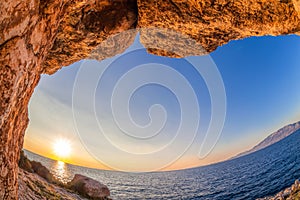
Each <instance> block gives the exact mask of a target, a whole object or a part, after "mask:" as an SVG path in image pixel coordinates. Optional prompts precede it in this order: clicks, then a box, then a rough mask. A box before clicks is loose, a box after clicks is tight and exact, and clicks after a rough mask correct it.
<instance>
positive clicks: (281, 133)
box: [231, 121, 300, 159]
mask: <svg viewBox="0 0 300 200" xmlns="http://www.w3.org/2000/svg"><path fill="white" fill-rule="evenodd" d="M299 129H300V121H299V122H296V123H294V124H289V125H287V126H285V127H283V128H281V129H279V130H278V131H276V132H274V133H272V134H271V135H269V136H268V137H267V138H265V139H264V140H263V141H261V142H260V143H259V144H257V145H256V146H254V147H253V148H252V149H250V150H248V151H245V152H242V153H239V154H238V155H236V156H234V157H232V158H231V159H234V158H239V157H242V156H245V155H248V154H250V153H253V152H256V151H259V150H261V149H264V148H266V147H268V146H270V145H272V144H275V143H276V142H279V141H280V140H282V139H284V138H286V137H287V136H289V135H291V134H292V133H294V132H296V131H297V130H299Z"/></svg>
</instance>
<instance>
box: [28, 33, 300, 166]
mask: <svg viewBox="0 0 300 200" xmlns="http://www.w3.org/2000/svg"><path fill="white" fill-rule="evenodd" d="M135 45H137V46H138V45H139V43H138V39H137V40H136V42H135V44H133V46H135ZM210 56H211V58H212V59H213V61H214V62H215V64H216V66H217V67H218V69H219V71H220V74H221V76H222V78H223V82H224V86H225V90H226V97H227V115H226V120H225V125H224V129H223V131H222V134H221V137H220V139H219V140H218V143H217V145H216V147H215V148H214V149H213V151H212V152H211V153H210V154H209V155H208V156H207V157H205V158H204V159H199V158H198V157H197V153H198V151H199V146H200V145H201V141H203V137H204V135H203V133H204V131H206V130H207V128H208V123H209V120H210V116H211V108H210V107H211V101H210V96H209V92H208V89H207V87H206V85H205V82H204V81H203V79H202V77H201V76H199V75H198V74H197V73H196V71H195V69H194V68H193V67H191V66H190V64H189V63H187V62H186V60H184V59H172V58H165V57H159V56H154V55H149V54H147V53H146V51H145V50H144V49H141V50H138V51H134V52H131V53H128V54H126V55H124V56H121V57H120V58H119V59H117V61H115V62H114V63H113V64H112V65H111V67H110V68H109V69H108V70H107V71H106V72H105V74H104V75H103V77H102V79H101V81H100V82H99V83H98V84H97V85H96V89H95V91H96V92H95V96H94V97H95V98H94V99H95V102H96V103H95V107H94V108H95V113H96V116H97V117H98V121H100V122H101V121H102V122H103V123H104V131H105V132H109V137H111V139H113V140H114V141H115V142H116V143H118V145H119V146H122V147H123V148H125V149H128V150H130V151H140V152H144V151H145V152H148V151H154V150H155V149H157V148H161V147H163V145H164V144H166V143H167V142H168V141H169V140H170V138H172V137H173V136H172V135H173V134H174V132H175V130H176V128H177V127H178V123H179V122H180V120H181V119H180V115H181V112H180V109H178V107H179V104H180V101H178V100H176V94H174V93H172V91H170V90H168V88H167V87H163V86H161V85H157V84H149V85H146V86H144V87H141V88H139V89H138V90H137V92H135V93H134V94H133V95H132V98H131V100H130V101H129V108H130V112H131V113H130V114H131V117H132V118H133V119H134V121H135V122H136V123H137V124H139V125H141V126H145V125H147V124H148V123H151V122H153V123H154V122H157V123H158V124H159V123H160V122H162V121H164V120H165V126H164V128H163V129H162V133H161V134H160V137H157V138H155V137H153V138H152V139H153V140H152V142H149V143H140V145H134V143H133V141H132V140H129V139H124V138H123V137H119V136H118V134H117V132H118V129H114V128H113V127H112V123H113V122H114V120H113V119H112V118H111V117H110V116H108V115H106V113H109V112H110V111H109V107H110V106H109V103H110V102H109V101H107V100H108V98H109V97H110V96H111V93H112V90H113V86H114V85H115V84H116V82H117V81H118V80H119V79H120V78H121V77H122V74H124V73H125V72H127V71H128V70H130V69H133V67H134V66H138V65H140V64H145V63H159V64H163V65H167V66H171V68H172V69H175V70H176V71H177V72H179V73H180V74H182V75H184V77H185V78H186V80H188V81H189V83H190V85H191V87H192V88H193V90H194V91H195V94H196V96H197V98H198V100H199V102H198V103H199V105H198V106H199V109H200V116H201V118H200V124H199V125H200V129H199V131H198V133H197V136H196V138H195V140H194V141H193V144H192V145H191V146H190V148H189V149H188V151H186V152H185V153H184V155H183V156H182V157H181V158H180V159H179V160H177V161H176V162H175V163H173V164H172V165H170V166H168V168H167V169H178V168H187V167H194V166H199V165H205V164H209V163H212V162H217V161H221V160H224V159H227V158H229V157H231V156H234V155H235V154H237V153H239V152H241V151H244V150H246V149H249V148H250V147H252V146H254V145H255V144H256V143H258V142H259V141H261V140H262V139H263V138H265V137H266V136H267V135H269V134H270V133H271V132H273V131H276V130H277V129H279V128H281V127H282V126H284V125H286V124H288V123H292V122H295V121H297V120H300V90H299V86H300V66H299V63H300V62H299V61H300V60H299V59H300V37H299V36H294V35H290V36H280V37H271V36H266V37H251V38H246V39H244V40H240V41H231V42H230V43H229V44H227V45H224V46H222V47H219V48H218V49H217V50H216V51H215V52H213V53H211V54H210ZM82 65H84V66H83V67H90V69H91V70H90V72H89V73H90V74H87V75H86V77H85V78H86V81H85V79H82V80H81V79H79V80H80V83H82V84H83V85H84V84H88V82H89V81H90V80H91V79H92V78H91V77H93V75H94V76H95V78H96V75H95V74H96V72H95V73H94V72H93V70H92V69H93V67H95V69H96V68H101V67H102V68H103V65H104V62H100V63H99V62H95V61H86V62H83V61H81V62H78V63H74V64H73V65H72V66H70V67H66V68H63V69H62V70H60V71H59V72H57V73H56V74H54V75H52V76H48V75H43V76H42V79H41V81H40V83H39V86H38V87H37V89H36V90H35V92H34V95H33V97H32V99H31V102H30V106H29V112H30V125H29V127H28V129H27V133H26V137H25V148H27V149H29V150H32V151H34V152H36V153H39V154H42V155H45V156H48V157H52V158H53V157H55V156H54V155H53V152H52V150H51V148H52V143H55V140H56V139H57V138H59V137H62V138H68V139H69V140H70V141H71V142H72V144H73V145H72V146H73V150H72V151H73V153H72V155H70V158H69V159H68V160H67V162H72V163H75V164H80V165H87V166H93V167H99V168H105V169H106V168H107V166H106V165H105V163H102V164H99V162H96V161H95V159H94V157H95V155H92V156H91V155H90V154H89V153H88V152H87V150H86V148H85V147H84V145H82V142H81V141H80V139H79V137H78V134H77V133H76V126H75V125H74V120H73V114H72V94H73V93H72V92H73V86H74V81H75V77H76V74H77V72H78V70H79V68H80V66H82ZM148 76H149V77H151V76H152V77H153V76H155V78H156V79H161V80H164V79H166V80H168V81H169V80H170V82H172V83H174V87H177V88H179V90H178V91H180V92H182V93H183V94H185V95H183V96H186V95H187V93H186V92H187V91H186V90H185V89H184V87H183V84H182V83H180V82H179V81H178V78H175V77H176V76H174V77H173V76H169V77H166V76H165V75H164V74H163V73H160V72H157V73H156V72H155V71H152V72H149V73H148ZM164 76H165V77H164ZM135 77H136V76H135ZM141 77H143V76H142V75H141ZM137 78H139V77H137ZM128 85H130V84H128ZM122 87H127V84H123V85H122ZM128 87H129V86H128ZM79 90H80V89H79ZM87 93H88V89H86V88H84V87H82V89H81V90H80V91H79V94H81V95H80V97H78V98H79V99H80V98H83V99H84V98H85V97H86V96H87ZM80 102H81V103H82V105H80V108H82V109H83V110H85V109H84V108H86V107H85V106H86V105H90V103H91V102H87V101H86V100H83V101H80ZM117 103H119V104H120V105H118V106H119V108H120V109H122V108H123V107H122V106H126V104H124V105H123V103H126V102H125V101H124V102H123V101H122V100H120V101H118V102H117ZM155 104H161V105H163V107H164V109H165V110H164V111H165V112H166V113H165V114H166V116H167V118H165V116H164V114H163V113H164V112H162V110H161V108H160V107H157V108H156V109H157V110H154V111H153V113H152V114H153V116H156V117H158V118H157V121H155V119H156V118H153V119H152V120H153V121H151V116H149V115H148V111H149V108H150V107H151V106H152V105H155ZM193 106H194V105H193V104H192V103H191V105H190V108H189V106H187V107H188V108H189V109H190V110H191V116H190V119H191V123H192V119H193V118H194V116H195V115H193V111H194V110H197V109H196V107H193ZM87 107H89V106H87ZM85 111H86V112H85ZM85 111H83V112H82V113H81V114H80V116H82V119H79V120H80V123H81V122H82V123H83V124H84V125H83V126H84V127H85V128H86V130H85V133H84V136H82V137H86V141H88V142H85V143H88V144H85V145H89V143H90V145H91V146H94V148H93V152H94V151H97V154H103V155H106V158H105V159H108V158H109V157H110V158H112V159H113V160H117V161H118V162H123V165H124V169H126V170H130V169H131V168H134V167H133V166H134V165H135V164H134V162H133V161H131V162H128V159H125V158H124V159H123V155H121V154H118V153H112V151H108V147H105V145H107V144H105V143H104V142H103V143H101V141H100V143H99V141H98V140H97V139H95V136H94V135H93V134H95V131H94V130H95V128H92V127H93V125H90V123H91V120H88V119H89V116H91V115H92V114H91V112H89V111H88V108H87V109H86V110H85ZM118 117H119V118H122V119H123V120H122V119H120V123H122V122H124V124H125V126H126V124H129V123H128V121H126V116H121V115H118ZM190 126H192V124H191V125H190ZM126 128H129V129H130V126H127V127H126ZM139 130H142V129H139ZM143 130H145V132H142V131H140V132H139V133H136V134H144V135H145V136H147V135H149V134H150V133H149V130H150V129H147V128H145V129H143ZM147 130H148V132H147ZM151 130H152V129H151ZM150 135H151V134H150ZM179 140H180V141H179V142H178V143H176V145H177V146H175V149H176V151H177V150H178V151H183V150H184V146H186V145H187V144H188V143H189V140H190V136H186V138H185V137H184V135H183V136H181V137H180V139H179ZM185 140H187V141H185ZM41 142H42V143H45V144H46V145H44V146H43V147H41V146H40V144H41ZM99 144H101V145H99ZM99 146H100V147H99ZM98 150H99V151H98ZM171 150H172V149H171ZM174 152H175V151H174V149H173V151H167V152H166V155H165V154H159V155H160V156H156V157H147V156H145V160H144V161H143V163H140V165H141V166H145V169H147V167H146V166H152V165H151V163H160V162H161V163H163V162H164V160H165V159H166V156H167V155H168V154H169V155H170V157H171V155H172V154H174ZM93 156H94V157H93ZM101 156H102V155H101ZM101 156H100V157H101ZM96 157H97V156H96ZM103 164H104V165H103ZM133 170H135V169H133ZM137 170H138V169H137Z"/></svg>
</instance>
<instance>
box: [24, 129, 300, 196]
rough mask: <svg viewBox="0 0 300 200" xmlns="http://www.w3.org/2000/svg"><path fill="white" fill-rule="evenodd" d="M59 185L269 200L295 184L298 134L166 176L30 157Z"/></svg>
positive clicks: (117, 192) (299, 163)
mask: <svg viewBox="0 0 300 200" xmlns="http://www.w3.org/2000/svg"><path fill="white" fill-rule="evenodd" d="M25 153H26V155H27V156H28V158H29V159H31V160H36V161H39V162H41V163H42V164H44V165H45V166H46V167H47V168H48V169H50V171H51V172H52V173H53V174H54V176H56V177H57V178H58V179H60V180H61V181H63V182H68V181H69V180H71V179H72V178H73V176H74V174H82V175H86V176H88V177H91V178H93V179H96V180H98V181H100V182H101V183H103V184H105V185H107V186H108V188H109V189H110V192H111V198H112V199H116V200H119V199H120V200H127V199H155V200H157V199H199V200H204V199H208V200H214V199H217V200H218V199H220V200H226V199H230V200H235V199H247V200H248V199H250V200H251V199H257V198H262V197H266V196H270V195H274V194H276V193H277V192H279V191H281V190H282V189H284V188H286V187H289V186H291V185H292V184H293V183H294V181H295V180H296V179H299V178H300V131H297V132H295V133H293V134H292V135H290V136H288V137H286V138H285V139H283V140H281V141H279V142H277V143H275V144H273V145H271V146H269V147H267V148H265V149H262V150H260V151H257V152H255V153H252V154H249V155H246V156H243V157H240V158H236V159H232V160H228V161H224V162H221V163H217V164H213V165H209V166H204V167H198V168H192V169H185V170H178V171H170V172H150V173H126V172H116V171H107V170H98V169H90V168H85V167H79V166H74V165H70V164H65V163H63V162H59V161H54V160H51V159H48V158H45V157H42V156H39V155H37V154H34V153H32V152H28V151H26V152H25Z"/></svg>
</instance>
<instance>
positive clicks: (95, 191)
mask: <svg viewBox="0 0 300 200" xmlns="http://www.w3.org/2000/svg"><path fill="white" fill-rule="evenodd" d="M68 186H69V187H70V188H71V189H73V190H74V191H76V192H78V193H79V194H81V195H83V196H85V197H88V198H91V199H98V200H102V199H106V198H107V197H109V196H110V192H109V189H108V188H107V186H106V185H103V184H102V183H99V182H98V181H96V180H93V179H91V178H89V177H86V176H83V175H80V174H75V176H74V178H73V180H72V181H71V182H69V183H68Z"/></svg>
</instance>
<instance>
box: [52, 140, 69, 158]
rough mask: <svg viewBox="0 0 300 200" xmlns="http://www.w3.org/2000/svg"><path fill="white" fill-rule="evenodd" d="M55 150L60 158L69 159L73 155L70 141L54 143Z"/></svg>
mask: <svg viewBox="0 0 300 200" xmlns="http://www.w3.org/2000/svg"><path fill="white" fill-rule="evenodd" d="M53 149H54V153H55V155H56V156H57V157H58V158H60V159H62V158H67V157H68V156H70V154H71V143H70V141H69V140H66V139H59V140H57V141H56V142H55V143H54V145H53Z"/></svg>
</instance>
